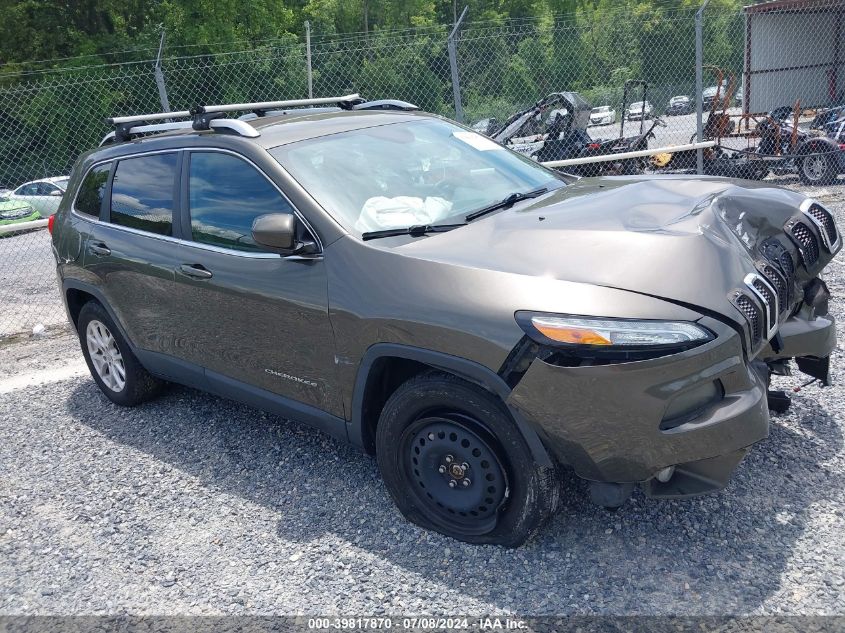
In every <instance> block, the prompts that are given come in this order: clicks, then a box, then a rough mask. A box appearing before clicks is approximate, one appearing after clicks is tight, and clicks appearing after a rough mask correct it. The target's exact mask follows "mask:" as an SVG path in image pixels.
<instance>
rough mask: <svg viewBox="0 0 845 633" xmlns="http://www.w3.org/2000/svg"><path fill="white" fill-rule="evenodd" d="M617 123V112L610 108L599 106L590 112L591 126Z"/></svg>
mask: <svg viewBox="0 0 845 633" xmlns="http://www.w3.org/2000/svg"><path fill="white" fill-rule="evenodd" d="M612 123H616V110H614V109H613V108H611V107H610V106H607V105H605V106H599V107H597V108H593V109H592V111H591V112H590V125H611V124H612Z"/></svg>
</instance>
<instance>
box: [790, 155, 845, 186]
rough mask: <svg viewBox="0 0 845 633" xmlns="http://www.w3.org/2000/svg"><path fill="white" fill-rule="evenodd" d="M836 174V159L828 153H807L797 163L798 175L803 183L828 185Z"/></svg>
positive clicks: (834, 178)
mask: <svg viewBox="0 0 845 633" xmlns="http://www.w3.org/2000/svg"><path fill="white" fill-rule="evenodd" d="M836 176H837V170H836V161H835V159H834V157H833V156H832V155H830V154H827V153H816V154H808V155H807V156H805V157H803V158H802V159H800V162H799V163H798V177H799V178H800V179H801V183H802V184H804V185H829V184H831V183H832V182H833V181H834V180H836Z"/></svg>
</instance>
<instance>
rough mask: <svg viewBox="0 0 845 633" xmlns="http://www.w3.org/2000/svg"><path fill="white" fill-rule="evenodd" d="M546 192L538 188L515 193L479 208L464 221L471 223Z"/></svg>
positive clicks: (546, 189)
mask: <svg viewBox="0 0 845 633" xmlns="http://www.w3.org/2000/svg"><path fill="white" fill-rule="evenodd" d="M548 190H549V188H548V187H540V188H539V189H535V190H534V191H525V192H519V191H517V192H515V193H512V194H511V195H509V196H508V197H506V198H504V199H502V200H500V201H499V202H494V203H493V204H490V205H487V206H486V207H481V208H480V209H478V210H477V211H473V212H472V213H470V214H469V215H467V216H466V217H465V218H464V220H466V221H467V222H472V221H473V220H475V219H476V218H480V217H481V216H482V215H487V214H488V213H491V212H493V211H498V210H499V209H506V208H507V207H511V206H513V205H515V204H516V203H517V202H521V201H522V200H528V199H529V198H536V197H537V196H542V195H543V194H544V193H546V192H547V191H548Z"/></svg>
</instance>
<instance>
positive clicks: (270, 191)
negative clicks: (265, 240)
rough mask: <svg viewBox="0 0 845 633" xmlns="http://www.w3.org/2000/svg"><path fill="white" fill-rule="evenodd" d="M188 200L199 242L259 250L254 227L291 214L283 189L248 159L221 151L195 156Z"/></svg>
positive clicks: (193, 156)
mask: <svg viewBox="0 0 845 633" xmlns="http://www.w3.org/2000/svg"><path fill="white" fill-rule="evenodd" d="M190 161H191V162H190V180H189V183H188V198H189V209H190V218H191V237H192V239H193V240H194V241H195V242H200V243H203V244H210V245H212V246H220V247H223V248H231V249H234V250H239V251H261V250H263V249H262V248H260V247H259V246H258V245H257V244H256V243H255V242H254V241H253V239H252V223H253V221H254V220H255V218H256V217H258V216H260V215H266V214H268V213H293V207H292V206H291V204H290V203H289V202H288V201H287V199H286V198H285V197H284V196H282V194H281V193H279V190H278V189H276V187H275V186H273V184H272V183H271V182H270V181H269V180H268V179H267V177H266V176H264V175H263V174H262V173H260V172H259V171H258V170H257V169H256V168H255V167H253V166H252V165H250V164H249V163H247V162H246V161H245V160H243V159H240V158H238V157H237V156H232V155H231V154H224V153H221V152H192V153H191V159H190Z"/></svg>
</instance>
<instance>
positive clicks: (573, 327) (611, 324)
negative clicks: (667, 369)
mask: <svg viewBox="0 0 845 633" xmlns="http://www.w3.org/2000/svg"><path fill="white" fill-rule="evenodd" d="M516 321H517V323H518V324H519V326H520V327H521V328H522V329H523V331H524V332H525V333H526V334H527V335H528V336H529V338H531V339H532V340H534V341H535V342H537V343H540V344H541V345H544V346H548V347H554V348H562V349H568V350H571V351H572V352H574V353H575V354H576V355H579V356H583V355H587V356H620V357H621V358H630V359H631V360H633V359H634V358H636V357H640V358H653V357H655V356H662V355H666V354H672V353H675V352H679V351H683V350H685V349H690V348H692V347H697V346H699V345H702V344H704V343H706V342H708V341H711V340H713V338H715V335H714V334H713V333H712V332H711V331H710V330H708V329H707V328H704V327H702V326H700V325H698V324H696V323H691V322H689V321H654V320H639V319H615V318H597V317H587V316H570V315H556V314H543V313H536V312H517V313H516ZM631 354H633V356H631Z"/></svg>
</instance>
